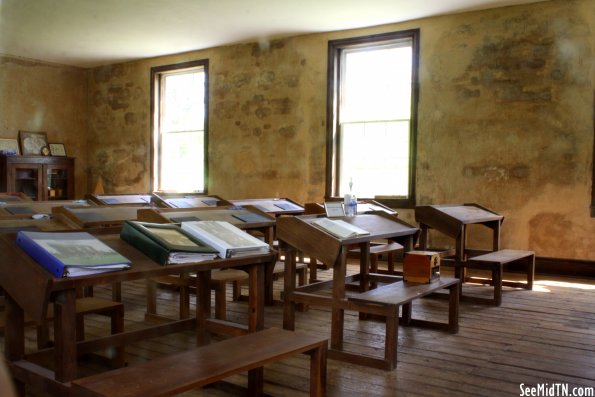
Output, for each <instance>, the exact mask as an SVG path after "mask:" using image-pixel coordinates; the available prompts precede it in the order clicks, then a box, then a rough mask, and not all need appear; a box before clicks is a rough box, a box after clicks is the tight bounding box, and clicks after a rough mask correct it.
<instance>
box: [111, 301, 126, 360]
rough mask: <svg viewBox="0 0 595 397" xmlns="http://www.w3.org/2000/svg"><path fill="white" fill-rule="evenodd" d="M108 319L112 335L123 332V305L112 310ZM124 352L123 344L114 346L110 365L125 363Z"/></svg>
mask: <svg viewBox="0 0 595 397" xmlns="http://www.w3.org/2000/svg"><path fill="white" fill-rule="evenodd" d="M110 321H111V332H112V335H114V334H119V333H122V332H124V306H120V307H119V309H117V310H112V312H111V314H110ZM124 353H125V350H124V346H118V347H116V348H114V357H113V359H112V367H114V368H122V367H124V366H125V365H126V361H125V358H124Z"/></svg>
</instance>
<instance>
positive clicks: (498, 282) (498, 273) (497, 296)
mask: <svg viewBox="0 0 595 397" xmlns="http://www.w3.org/2000/svg"><path fill="white" fill-rule="evenodd" d="M492 284H493V285H494V305H496V306H500V305H501V304H502V264H497V265H496V267H494V268H493V269H492Z"/></svg>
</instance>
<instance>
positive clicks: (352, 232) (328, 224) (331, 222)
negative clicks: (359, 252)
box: [312, 218, 370, 238]
mask: <svg viewBox="0 0 595 397" xmlns="http://www.w3.org/2000/svg"><path fill="white" fill-rule="evenodd" d="M312 224H313V225H314V226H316V227H318V228H320V229H322V230H324V231H325V232H328V233H330V234H332V235H333V236H336V237H339V238H348V237H355V236H364V235H366V234H370V232H369V231H367V230H364V229H362V228H359V227H357V226H354V225H352V224H351V223H348V222H345V221H342V220H340V219H328V218H317V219H316V220H314V221H312Z"/></svg>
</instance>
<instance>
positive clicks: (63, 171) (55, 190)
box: [43, 164, 74, 200]
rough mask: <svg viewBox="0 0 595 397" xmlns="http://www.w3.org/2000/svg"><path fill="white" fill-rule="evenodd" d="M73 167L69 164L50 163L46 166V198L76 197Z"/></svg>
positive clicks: (68, 198) (64, 198) (69, 198)
mask: <svg viewBox="0 0 595 397" xmlns="http://www.w3.org/2000/svg"><path fill="white" fill-rule="evenodd" d="M73 172H74V171H73V169H72V168H71V167H69V166H68V164H48V165H46V166H44V174H45V184H44V187H43V190H44V192H45V193H46V198H45V200H72V199H73V197H74V175H73Z"/></svg>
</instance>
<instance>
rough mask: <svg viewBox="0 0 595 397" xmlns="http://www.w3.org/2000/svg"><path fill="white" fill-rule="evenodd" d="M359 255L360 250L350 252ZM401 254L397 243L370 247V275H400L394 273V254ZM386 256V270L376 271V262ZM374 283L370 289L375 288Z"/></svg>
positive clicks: (400, 273) (397, 272)
mask: <svg viewBox="0 0 595 397" xmlns="http://www.w3.org/2000/svg"><path fill="white" fill-rule="evenodd" d="M349 252H353V253H356V254H358V255H359V253H360V249H359V248H355V249H352V250H350V251H349ZM399 252H403V246H402V245H401V244H399V243H395V242H392V243H387V244H377V245H371V246H370V273H381V274H390V275H402V274H403V272H399V271H395V257H394V256H395V254H396V253H399ZM383 255H385V256H386V270H379V269H378V261H379V259H380V257H381V256H383ZM376 286H377V284H376V282H374V281H372V282H371V283H370V288H376Z"/></svg>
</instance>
